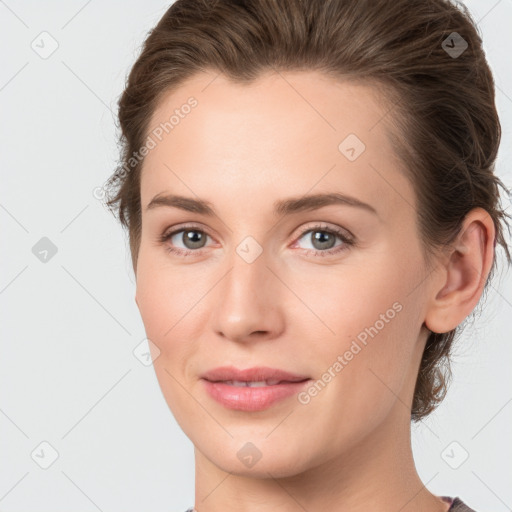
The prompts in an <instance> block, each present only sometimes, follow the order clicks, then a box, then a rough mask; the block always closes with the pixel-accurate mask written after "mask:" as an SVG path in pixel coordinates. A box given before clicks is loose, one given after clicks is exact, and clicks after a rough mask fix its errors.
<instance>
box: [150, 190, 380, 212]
mask: <svg viewBox="0 0 512 512" xmlns="http://www.w3.org/2000/svg"><path fill="white" fill-rule="evenodd" d="M332 204H336V205H344V206H352V207H356V208H361V209H364V210H366V211H368V212H370V213H373V214H374V215H377V216H378V213H377V211H376V210H375V208H374V207H373V206H371V205H369V204H367V203H364V202H363V201H360V200H359V199H357V198H355V197H352V196H348V195H346V194H340V193H335V192H333V193H328V194H313V195H307V196H302V197H291V198H288V199H281V200H278V201H276V202H275V203H274V205H273V208H274V214H275V215H279V216H280V215H291V214H294V213H298V212H303V211H311V210H316V209H319V208H322V207H324V206H329V205H332ZM162 206H165V207H169V208H179V209H181V210H185V211H187V212H192V213H198V214H201V215H207V216H212V217H213V216H215V215H216V214H215V209H214V208H213V205H212V204H211V203H210V202H208V201H204V200H202V199H194V198H192V197H185V196H179V195H174V194H164V195H162V194H157V195H156V196H155V197H154V198H153V199H152V200H151V201H150V202H149V204H148V205H147V206H146V211H147V210H153V209H154V208H158V207H162Z"/></svg>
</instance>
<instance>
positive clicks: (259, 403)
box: [202, 379, 311, 411]
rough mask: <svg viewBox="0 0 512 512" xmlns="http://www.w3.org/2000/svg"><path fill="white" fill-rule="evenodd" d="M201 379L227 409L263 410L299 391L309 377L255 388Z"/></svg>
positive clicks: (307, 381) (209, 391) (207, 389)
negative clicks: (300, 380)
mask: <svg viewBox="0 0 512 512" xmlns="http://www.w3.org/2000/svg"><path fill="white" fill-rule="evenodd" d="M202 380H203V382H204V383H205V386H206V391H208V393H209V394H210V396H211V397H212V398H214V399H215V400H217V402H219V403H220V404H222V405H224V406H225V407H227V408H228V409H235V410H237V411H263V410H264V409H268V408H269V407H270V406H271V405H273V404H274V403H276V402H278V401H279V400H283V399H284V398H288V397H290V396H292V395H295V394H296V393H298V392H299V391H301V389H302V388H304V387H305V386H306V385H307V384H308V383H309V381H310V380H311V379H308V380H305V381H302V382H286V383H283V384H276V385H274V386H262V387H256V388H250V387H247V386H230V385H229V384H225V383H224V382H210V381H208V380H205V379H202Z"/></svg>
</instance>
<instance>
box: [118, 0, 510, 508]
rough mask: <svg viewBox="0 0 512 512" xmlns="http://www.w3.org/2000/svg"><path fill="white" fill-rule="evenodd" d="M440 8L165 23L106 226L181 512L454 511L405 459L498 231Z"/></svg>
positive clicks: (312, 6)
mask: <svg viewBox="0 0 512 512" xmlns="http://www.w3.org/2000/svg"><path fill="white" fill-rule="evenodd" d="M481 43H482V41H481V39H480V37H479V35H478V33H477V30H476V28H475V24H474V22H473V21H472V19H471V17H470V15H469V13H468V12H467V11H463V10H462V8H459V7H456V6H454V5H452V4H451V3H449V2H448V1H447V0H431V1H425V0H394V1H389V0H378V1H372V2H369V1H362V0H287V1H286V2H284V1H282V0H251V1H249V0H238V1H236V0H216V1H212V2H205V1H204V0H201V1H200V0H178V1H177V2H175V3H174V4H173V5H172V6H171V7H170V8H169V9H168V11H167V12H166V13H165V14H164V16H163V17H162V19H161V20H160V22H159V23H158V24H157V26H156V27H155V28H154V29H153V30H152V31H151V32H150V34H149V36H148V38H147V39H146V41H145V44H144V47H143V49H142V53H141V55H140V56H139V58H138V59H137V61H136V62H135V64H134V66H133V69H132V70H131V72H130V75H129V79H128V82H127V86H126V89H125V91H124V93H123V95H122V97H121V99H120V101H119V121H120V126H121V129H122V136H121V146H122V158H121V163H120V166H119V169H118V170H117V171H116V173H115V174H114V175H113V177H112V178H111V180H110V197H109V201H108V205H109V206H110V207H111V208H112V211H114V212H115V213H117V215H118V216H119V218H120V220H121V222H122V223H123V225H124V226H125V227H127V228H128V232H129V237H130V249H131V255H132V262H133V269H134V272H135V275H136V296H135V300H136V302H137V305H138V307H139V310H140V313H141V317H142V320H143V322H144V326H145V330H146V333H147V336H148V339H149V340H150V347H151V351H152V357H153V360H154V362H153V364H154V367H155V371H156V375H157V377H158V381H159V383H160V386H161V389H162V392H163V395H164V397H165V399H166V401H167V403H168V405H169V407H170V409H171V411H172V412H173V414H174V416H175V418H176V420H177V422H178V423H179V425H180V426H181V428H182V429H183V431H184V432H185V434H186V435H187V436H188V437H189V438H190V439H191V441H192V442H193V443H194V446H195V467H196V481H195V488H196V497H195V500H196V502H195V509H196V510H197V511H199V512H214V511H227V510H235V509H236V510H240V509H241V510H246V511H253V510H254V511H256V510H257V511H267V510H269V511H270V510H281V511H296V510H297V511H298V510H308V511H318V510H333V511H334V510H346V511H351V512H353V511H354V512H355V511H360V510H375V511H382V512H387V511H393V512H396V511H400V512H412V511H415V512H423V511H425V512H427V511H429V512H435V511H438V512H441V511H446V510H450V511H452V512H454V511H457V512H458V511H470V510H472V509H471V508H469V507H468V506H466V505H465V504H464V503H463V501H462V500H461V499H460V498H455V497H441V496H436V495H435V494H433V493H431V492H429V491H428V489H427V488H426V487H425V486H424V483H423V482H422V481H421V480H420V478H419V476H418V474H417V472H416V469H415V465H414V461H413V456H412V451H411V445H410V426H411V421H416V422H417V421H421V420H422V419H423V418H425V417H426V416H427V415H428V414H429V413H430V412H431V411H432V410H433V409H434V408H435V406H436V405H437V404H438V403H439V402H440V401H441V400H442V398H443V397H444V394H445V392H446V382H447V377H448V373H447V368H448V367H447V363H448V362H449V356H450V349H451V347H452V344H453V341H454V339H455V338H456V335H457V334H458V333H459V332H460V329H461V327H462V325H461V324H463V322H464V321H465V319H466V318H467V317H468V316H469V315H470V314H471V313H472V311H473V310H474V308H475V306H476V305H477V304H478V302H479V299H480V297H481V296H482V294H483V291H484V289H485V287H486V286H488V283H489V280H490V278H491V275H492V274H493V271H494V268H495V264H496V260H495V253H494V250H495V245H496V243H499V244H500V245H501V246H502V247H503V249H504V250H505V253H506V257H507V262H508V263H510V262H511V258H510V253H509V250H508V247H507V244H506V242H505V239H504V236H503V227H504V225H505V224H506V217H507V215H506V214H505V212H504V211H503V210H502V209H501V208H500V205H499V188H498V187H499V186H503V185H502V183H501V181H500V180H499V179H498V178H497V177H496V176H495V175H494V173H493V171H494V169H493V167H494V161H495V158H496V154H497V151H498V147H499V142H500V123H499V119H498V116H497V112H496V108H495V104H494V82H493V78H492V75H491V72H490V69H489V67H488V64H487V62H486V59H485V56H484V53H483V50H482V45H481Z"/></svg>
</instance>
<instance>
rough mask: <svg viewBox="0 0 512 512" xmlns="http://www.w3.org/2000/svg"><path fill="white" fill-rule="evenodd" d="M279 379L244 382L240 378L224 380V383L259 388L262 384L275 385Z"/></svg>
mask: <svg viewBox="0 0 512 512" xmlns="http://www.w3.org/2000/svg"><path fill="white" fill-rule="evenodd" d="M279 382H281V381H279V380H259V381H255V382H245V381H242V380H226V381H224V384H228V385H229V386H238V387H248V388H261V387H264V386H275V385H276V384H279Z"/></svg>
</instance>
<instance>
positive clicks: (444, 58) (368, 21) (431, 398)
mask: <svg viewBox="0 0 512 512" xmlns="http://www.w3.org/2000/svg"><path fill="white" fill-rule="evenodd" d="M454 33H456V34H454ZM460 38H462V39H460ZM464 42H465V43H466V44H467V48H465V50H464V46H465V43H464ZM456 50H458V52H456ZM460 50H463V51H462V53H461V54H460V55H458V54H457V53H460ZM206 70H214V71H215V72H220V73H223V74H224V75H226V76H227V77H229V78H230V79H231V80H233V81H235V82H237V83H250V82H251V81H253V80H255V79H257V78H258V77H259V76H261V74H262V73H264V72H267V71H272V70H296V71H298V70H305V71H308V70H311V71H319V72H322V73H325V74H327V75H329V76H331V77H333V78H336V79H339V80H356V81H360V82H365V83H367V84H370V85H372V84H379V90H380V91H381V92H382V93H383V94H384V95H385V96H384V97H385V98H386V99H387V100H388V102H389V103H388V106H389V107H390V112H391V114H390V115H389V118H390V119H392V122H393V123H394V126H396V127H397V130H396V133H390V134H389V135H390V138H391V140H392V142H393V145H394V148H395V151H396V154H397V155H398V156H399V157H400V158H401V161H402V162H403V163H404V164H405V169H406V172H407V174H408V177H409V179H410V180H411V183H412V184H413V186H414V190H415V193H416V195H417V199H418V212H417V215H418V217H417V221H418V227H419V232H420V235H421V240H422V243H423V246H424V253H425V261H426V262H427V263H429V262H431V261H432V259H431V256H434V255H435V254H436V253H437V251H438V250H440V249H441V248H443V247H447V246H449V244H450V243H452V242H453V241H454V240H455V238H456V237H457V235H458V234H459V230H460V228H461V224H462V222H463V220H464V217H465V216H466V214H467V213H468V212H469V211H470V210H472V209H473V208H475V207H482V208H484V209H485V210H486V211H487V212H488V213H489V214H490V216H491V217H492V219H493V221H494V225H495V229H496V241H495V243H498V244H500V245H501V246H502V247H503V248H504V250H505V253H506V257H507V261H508V263H509V264H510V263H511V257H510V253H509V250H508V247H507V243H506V241H505V239H504V236H503V229H502V228H503V226H502V223H503V224H506V225H507V228H508V229H509V231H510V227H509V226H508V224H507V221H506V218H505V217H510V216H509V215H508V214H506V213H505V211H504V210H502V209H501V208H500V204H499V200H500V196H499V188H498V186H501V187H503V188H504V189H505V187H504V185H503V183H502V182H501V180H500V179H499V178H498V177H497V176H495V175H494V161H495V159H496V155H497V151H498V147H499V143H500V138H501V127H500V122H499V119H498V115H497V112H496V107H495V103H494V80H493V77H492V74H491V71H490V69H489V66H488V64H487V62H486V59H485V54H484V51H483V49H482V40H481V38H480V36H479V33H478V29H477V26H476V23H475V22H474V21H473V20H472V18H471V15H470V13H469V11H468V10H467V8H466V7H464V6H463V5H460V4H458V5H455V4H453V3H451V2H450V1H449V0H286V1H283V0H212V1H210V2H208V1H207V0H177V1H176V2H175V3H174V4H172V5H171V7H170V8H169V9H168V10H167V11H166V13H165V14H164V15H163V17H162V18H161V19H160V21H159V22H158V24H157V25H156V26H155V27H154V28H153V29H152V30H151V31H150V32H149V34H148V37H147V38H146V40H145V42H144V45H143V48H142V51H141V54H140V56H139V57H138V59H137V61H136V62H135V64H134V65H133V68H132V69H131V72H130V74H129V77H128V80H127V84H126V88H125V90H124V92H123V94H122V96H121V97H120V100H119V122H120V127H121V131H122V133H121V135H120V148H121V161H120V163H119V167H118V168H117V170H116V172H115V173H114V174H113V176H112V177H111V178H110V180H109V181H108V182H107V184H106V189H107V199H108V200H107V202H106V204H107V206H108V207H109V208H110V209H111V211H113V212H115V213H116V214H117V215H118V217H119V220H120V221H121V223H122V225H123V226H124V227H127V228H128V231H129V239H130V250H131V255H132V264H133V269H134V271H136V266H137V254H138V249H139V244H140V234H141V203H140V174H141V169H142V164H143V161H144V160H143V159H141V158H140V157H139V154H138V151H139V149H140V148H142V147H143V146H144V142H145V139H146V137H147V136H148V131H149V122H150V119H151V116H152V114H153V112H154V110H155V108H156V107H157V105H158V103H159V101H160V100H161V99H162V97H163V95H164V94H166V93H168V92H169V91H171V90H174V89H176V88H177V87H179V86H180V84H182V83H183V82H184V81H185V80H186V79H187V78H189V77H192V76H193V75H194V74H196V73H197V72H199V71H206ZM134 155H137V158H134ZM505 190H506V189H505ZM495 266H496V259H494V261H493V265H492V268H491V271H490V273H489V276H488V279H487V281H486V287H485V289H487V285H488V284H489V280H490V279H491V277H492V275H493V274H494V269H495ZM461 328H462V324H461V325H459V326H458V327H457V328H456V329H454V330H452V331H450V332H446V333H434V332H431V333H430V334H429V337H428V340H427V343H426V346H425V350H424V354H423V358H422V361H421V364H420V368H419V373H418V378H417V382H416V388H415V392H414V400H413V405H412V411H411V418H412V420H413V421H418V420H420V419H421V418H423V417H424V416H426V415H427V414H429V413H430V412H431V411H432V410H433V409H434V408H435V407H436V406H437V404H438V403H439V402H440V401H441V400H442V399H443V398H444V396H445V394H446V391H447V385H448V381H449V378H450V369H449V356H450V350H451V346H452V342H453V340H454V339H455V336H456V334H459V332H460V329H461Z"/></svg>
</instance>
